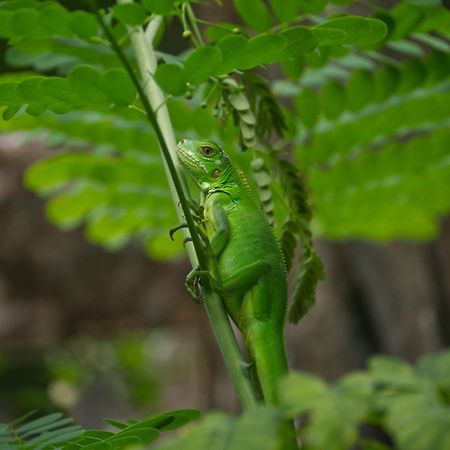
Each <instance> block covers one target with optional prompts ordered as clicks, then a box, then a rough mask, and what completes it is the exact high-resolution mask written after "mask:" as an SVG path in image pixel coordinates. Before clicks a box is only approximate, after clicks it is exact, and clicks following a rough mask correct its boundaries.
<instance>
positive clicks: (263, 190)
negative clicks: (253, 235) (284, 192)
mask: <svg viewBox="0 0 450 450" xmlns="http://www.w3.org/2000/svg"><path fill="white" fill-rule="evenodd" d="M251 166H252V169H253V177H254V179H255V182H256V185H257V187H258V195H259V200H260V202H261V206H262V208H263V210H264V212H265V213H266V216H267V220H268V222H269V223H270V225H272V226H273V224H274V222H275V218H274V211H273V210H274V204H273V201H272V191H271V190H270V184H271V182H272V176H271V175H270V173H269V172H268V170H267V168H266V167H265V165H264V160H263V159H262V158H255V159H254V160H253V161H252V162H251Z"/></svg>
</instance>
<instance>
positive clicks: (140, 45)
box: [95, 0, 256, 409]
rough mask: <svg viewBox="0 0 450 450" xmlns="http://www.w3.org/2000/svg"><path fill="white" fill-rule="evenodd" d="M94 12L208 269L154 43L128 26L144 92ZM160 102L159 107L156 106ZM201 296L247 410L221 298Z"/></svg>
mask: <svg viewBox="0 0 450 450" xmlns="http://www.w3.org/2000/svg"><path fill="white" fill-rule="evenodd" d="M130 2H131V0H118V3H122V4H124V3H130ZM95 13H96V16H97V18H98V20H99V22H100V25H101V27H102V29H103V31H104V33H105V35H106V36H107V37H108V39H109V40H110V42H111V45H112V48H113V49H114V51H115V52H116V53H117V55H118V57H119V59H120V60H121V62H122V64H123V66H124V68H125V69H126V70H127V72H128V74H129V75H130V77H131V80H132V82H133V84H134V86H135V88H136V90H137V93H138V95H139V98H140V100H141V102H142V105H143V107H144V110H145V112H146V114H147V117H148V120H149V121H150V123H151V125H152V127H153V129H154V131H155V133H156V136H157V138H158V141H159V144H160V148H161V152H162V155H163V161H164V166H165V170H166V173H167V175H168V180H169V185H170V189H171V193H172V198H173V202H174V204H175V206H176V208H177V211H178V214H179V217H181V215H184V218H185V220H186V223H187V225H188V227H189V232H190V235H191V238H192V244H193V250H191V251H189V253H188V255H189V257H190V260H191V263H192V264H193V266H196V265H197V264H198V266H199V267H200V269H202V270H207V269H208V264H207V258H206V255H205V253H204V251H203V246H202V243H201V241H200V237H199V235H198V232H197V229H196V224H195V222H194V219H193V217H192V214H191V211H190V209H189V205H188V202H187V200H186V196H185V194H184V192H185V191H184V190H183V184H182V181H181V179H180V176H179V175H178V171H177V168H176V166H175V163H174V161H176V157H175V156H176V155H175V149H176V141H175V136H174V132H173V128H172V125H171V121H170V117H169V113H168V110H167V108H166V106H165V105H163V102H164V96H163V94H162V92H161V90H160V89H159V87H158V86H157V84H156V83H155V81H154V79H153V76H152V74H153V73H154V71H155V69H156V57H155V54H154V51H153V46H152V45H151V44H150V43H149V42H148V40H147V39H146V37H145V33H144V31H143V30H142V28H141V27H134V28H132V29H130V38H131V42H132V45H133V48H134V50H135V53H136V58H137V61H138V65H139V69H140V72H141V76H142V79H143V85H144V86H145V91H144V88H143V87H142V85H141V83H140V82H139V80H138V79H137V77H136V75H135V74H134V72H133V69H132V67H131V66H130V63H129V61H128V60H127V59H126V57H125V55H124V53H123V51H122V49H121V48H120V47H119V45H118V44H117V41H116V40H115V38H114V36H113V35H112V33H111V31H110V30H109V28H108V27H107V26H106V25H105V23H104V22H103V19H102V18H101V16H100V14H99V12H98V10H96V11H95ZM160 105H162V106H161V107H159V106H160ZM158 107H159V108H158ZM155 109H158V112H157V115H155V113H154V110H155ZM178 205H180V207H178ZM204 295H205V306H206V310H207V314H208V317H209V320H210V322H211V325H212V327H213V330H214V334H215V336H216V339H217V342H218V344H219V347H220V349H221V351H222V355H223V357H224V360H225V364H226V366H227V369H228V371H229V374H230V377H231V379H232V381H233V384H234V387H235V389H236V392H237V395H238V397H239V400H240V402H241V405H242V408H243V409H249V408H251V407H252V406H254V405H255V404H256V398H255V395H254V391H253V386H252V384H251V383H250V380H249V378H248V377H247V376H246V374H245V363H244V360H243V358H242V354H241V352H240V349H239V346H238V343H237V341H236V337H235V335H234V333H233V330H232V328H231V324H230V321H229V319H228V315H227V313H226V310H225V307H224V305H223V302H222V299H221V298H220V297H219V296H218V295H217V294H216V293H215V292H214V291H213V290H212V289H211V286H210V283H209V281H208V280H206V282H205V283H204Z"/></svg>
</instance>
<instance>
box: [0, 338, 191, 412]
mask: <svg viewBox="0 0 450 450" xmlns="http://www.w3.org/2000/svg"><path fill="white" fill-rule="evenodd" d="M172 341H173V336H171V334H170V333H167V332H166V331H164V330H153V331H152V332H151V333H149V334H147V335H142V334H124V335H121V336H118V337H115V338H112V339H109V340H101V341H100V340H95V339H92V338H88V337H81V338H77V339H74V340H70V341H68V342H66V343H65V344H63V345H61V346H58V347H56V348H54V349H45V350H44V349H42V350H39V349H34V350H30V349H27V350H26V351H23V350H21V349H20V348H16V349H14V350H11V351H7V350H4V351H3V352H1V353H0V356H1V361H2V363H1V365H0V396H1V398H2V401H3V404H4V406H5V407H7V408H8V410H10V411H11V412H12V413H14V414H16V415H20V414H23V413H25V412H27V411H30V410H39V411H41V412H46V411H54V410H55V409H63V410H65V411H72V410H73V409H74V408H76V407H77V406H78V405H79V402H80V399H81V398H82V397H83V396H84V395H85V393H86V392H89V390H90V389H92V387H93V386H94V387H95V386H96V385H97V384H99V383H102V384H106V385H107V386H108V388H110V389H112V395H117V396H118V398H122V399H123V401H124V402H126V403H127V404H128V405H130V406H132V407H133V408H134V409H135V410H136V411H141V412H142V413H145V412H150V411H154V410H155V408H156V407H157V406H158V405H159V402H160V399H161V394H162V392H164V388H165V387H166V386H167V385H168V384H170V382H171V380H173V379H175V378H176V374H177V373H178V372H179V371H185V370H186V367H184V362H183V361H181V360H180V359H179V358H178V359H174V358H172V356H171V342H172ZM162 342H164V343H163V344H162ZM30 373H33V376H32V377H30V376H29V374H30ZM114 389H116V390H117V392H114ZM100 400H101V398H100Z"/></svg>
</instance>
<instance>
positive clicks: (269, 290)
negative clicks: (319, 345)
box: [177, 139, 287, 404]
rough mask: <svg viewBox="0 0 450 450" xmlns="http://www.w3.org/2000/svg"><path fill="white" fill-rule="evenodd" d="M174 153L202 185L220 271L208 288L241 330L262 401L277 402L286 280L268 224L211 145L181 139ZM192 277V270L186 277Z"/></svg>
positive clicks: (205, 222) (206, 225)
mask: <svg viewBox="0 0 450 450" xmlns="http://www.w3.org/2000/svg"><path fill="white" fill-rule="evenodd" d="M177 156H178V159H179V161H180V162H181V164H182V166H183V167H184V169H185V170H186V171H187V172H188V173H189V174H190V175H191V176H192V177H193V179H194V180H195V182H196V183H197V184H198V185H199V186H200V188H201V190H202V196H201V197H202V198H201V206H202V207H203V218H202V220H201V226H202V229H203V230H204V231H205V232H206V235H207V237H208V240H209V242H210V244H211V249H212V252H213V254H214V257H215V261H216V267H217V269H218V272H219V275H220V277H219V278H220V281H217V277H214V273H211V279H212V283H213V287H214V288H215V290H216V291H218V293H219V294H220V296H221V297H222V299H223V301H224V304H225V307H226V309H227V311H228V313H229V315H230V316H231V318H232V319H233V321H234V322H235V323H236V325H237V326H238V328H239V329H240V331H241V332H242V334H243V337H244V341H245V345H246V348H247V350H248V352H249V353H250V357H251V359H252V361H253V362H254V364H255V366H256V374H257V377H258V380H259V383H260V386H261V390H262V393H263V396H264V399H265V401H266V403H269V404H277V403H278V398H277V392H276V382H277V380H278V379H279V377H280V376H282V375H284V374H285V373H287V359H286V351H285V347H284V339H283V329H284V322H285V316H286V307H287V279H286V269H285V266H284V261H283V257H282V254H281V250H280V247H279V245H278V242H277V240H276V238H275V235H274V233H273V230H272V227H271V226H270V225H269V222H268V221H267V219H266V217H265V215H264V212H263V211H262V208H261V207H260V205H259V203H258V201H256V200H255V199H254V196H253V195H252V193H251V190H250V188H249V186H248V184H247V183H246V180H245V177H244V176H243V174H242V173H241V172H239V171H237V170H236V169H235V168H234V167H233V166H232V164H231V162H230V160H229V158H228V156H227V155H226V153H225V152H224V151H223V150H222V149H221V148H220V147H219V146H218V145H217V144H214V143H213V142H210V141H189V140H186V139H183V140H182V141H181V142H180V143H179V144H178V148H177ZM193 276H195V271H193V272H192V274H191V276H188V279H192V278H193Z"/></svg>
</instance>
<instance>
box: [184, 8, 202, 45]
mask: <svg viewBox="0 0 450 450" xmlns="http://www.w3.org/2000/svg"><path fill="white" fill-rule="evenodd" d="M185 5H186V12H187V15H188V17H189V21H190V22H191V26H192V29H193V31H194V35H195V37H196V39H197V41H198V43H199V45H204V42H203V38H202V34H201V33H200V30H199V28H198V25H197V18H196V17H195V14H194V11H193V10H192V7H191V4H190V3H185Z"/></svg>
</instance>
